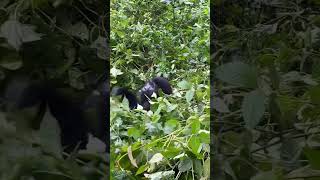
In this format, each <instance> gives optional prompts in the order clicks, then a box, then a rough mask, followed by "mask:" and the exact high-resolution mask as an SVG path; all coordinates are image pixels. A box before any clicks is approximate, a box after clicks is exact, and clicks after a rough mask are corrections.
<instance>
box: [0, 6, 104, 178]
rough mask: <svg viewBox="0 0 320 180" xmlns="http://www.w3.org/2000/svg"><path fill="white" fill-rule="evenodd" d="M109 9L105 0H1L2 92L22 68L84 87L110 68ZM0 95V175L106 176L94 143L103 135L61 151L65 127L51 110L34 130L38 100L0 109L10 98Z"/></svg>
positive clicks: (69, 85) (71, 86)
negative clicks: (26, 106) (72, 149)
mask: <svg viewBox="0 0 320 180" xmlns="http://www.w3.org/2000/svg"><path fill="white" fill-rule="evenodd" d="M107 9H108V7H107V4H106V2H104V1H100V0H88V1H87V0H86V1H83V0H74V1H72V0H16V1H14V0H1V1H0V87H1V90H0V91H1V94H2V93H3V90H4V89H6V87H5V86H6V82H7V81H8V80H10V79H11V78H12V77H13V76H14V75H18V74H19V75H20V76H23V77H31V76H37V77H39V78H41V79H42V80H43V81H44V82H49V81H51V80H54V81H55V82H59V83H60V84H63V86H64V87H65V88H66V89H77V90H78V91H79V92H82V91H86V90H87V89H88V87H89V86H90V85H91V83H92V82H94V81H95V80H96V79H98V77H100V76H101V75H102V74H103V73H105V72H106V71H107V68H106V66H105V64H106V60H107V59H108V49H107V39H106V37H107V32H108V30H107V29H106V25H107V24H108V23H109V22H108V21H109V20H108V17H107V14H106V13H105V12H107ZM24 83H28V82H23V83H22V85H21V86H20V85H19V84H18V85H17V87H16V89H13V90H14V92H12V94H13V96H14V93H15V92H19V90H20V87H22V86H23V84H24ZM75 96H76V95H75ZM80 98H82V97H80ZM0 100H1V107H0V179H3V180H18V179H29V180H35V179H37V180H38V179H41V180H47V179H59V180H60V179H66V180H67V179H70V180H71V179H73V180H85V179H107V178H108V174H109V173H108V156H107V154H106V153H98V152H97V147H96V144H99V143H102V142H100V141H98V142H99V143H97V139H95V138H91V139H90V141H89V143H88V145H87V150H84V151H82V152H81V153H80V154H77V153H74V154H69V155H66V154H65V155H66V156H67V157H68V158H67V159H64V158H62V147H61V145H60V134H59V132H60V129H59V126H58V124H57V123H56V120H55V119H54V118H53V116H52V115H51V114H50V113H49V111H47V112H46V113H45V114H44V116H43V117H41V118H42V122H41V125H40V130H37V131H32V130H31V129H30V127H29V126H28V124H31V123H32V122H33V121H34V120H35V119H36V118H37V117H36V116H35V115H36V114H37V112H38V108H39V106H35V107H32V108H29V109H25V110H23V111H21V110H19V109H15V110H12V111H3V110H4V109H6V108H7V107H9V104H6V103H5V102H6V101H5V99H2V97H1V98H0ZM93 118H94V117H93ZM75 126H77V124H75Z"/></svg>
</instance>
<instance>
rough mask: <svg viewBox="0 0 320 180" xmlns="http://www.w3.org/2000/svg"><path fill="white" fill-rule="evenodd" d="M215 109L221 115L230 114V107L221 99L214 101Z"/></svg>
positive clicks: (217, 98)
mask: <svg viewBox="0 0 320 180" xmlns="http://www.w3.org/2000/svg"><path fill="white" fill-rule="evenodd" d="M212 104H213V109H215V110H216V111H218V112H220V113H227V112H230V110H229V108H228V106H227V105H226V104H225V103H224V101H223V100H222V99H221V98H219V97H214V98H213V100H212Z"/></svg>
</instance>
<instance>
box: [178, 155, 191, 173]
mask: <svg viewBox="0 0 320 180" xmlns="http://www.w3.org/2000/svg"><path fill="white" fill-rule="evenodd" d="M191 168H192V160H191V159H190V158H187V159H183V160H182V161H180V163H179V165H178V169H179V171H180V172H186V171H188V170H190V169H191Z"/></svg>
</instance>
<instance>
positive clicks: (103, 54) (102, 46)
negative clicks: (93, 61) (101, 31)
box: [90, 36, 109, 60]
mask: <svg viewBox="0 0 320 180" xmlns="http://www.w3.org/2000/svg"><path fill="white" fill-rule="evenodd" d="M90 47H91V48H95V49H97V56H98V57H99V58H101V59H104V60H107V59H108V57H109V47H108V44H107V39H106V38H104V37H102V36H99V37H98V38H97V39H96V40H95V41H94V42H93V43H92V44H91V46H90Z"/></svg>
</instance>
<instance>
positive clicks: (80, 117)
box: [2, 76, 109, 152]
mask: <svg viewBox="0 0 320 180" xmlns="http://www.w3.org/2000/svg"><path fill="white" fill-rule="evenodd" d="M108 94H109V88H108V81H107V80H105V81H104V82H103V83H102V84H100V86H98V87H97V88H96V89H94V90H86V91H77V90H74V89H72V88H70V87H65V86H61V85H59V84H56V83H54V82H50V81H45V82H44V81H40V80H32V79H31V78H30V77H22V76H20V77H19V76H18V77H14V78H13V79H12V80H11V81H10V82H8V83H7V87H6V89H5V90H4V92H3V97H2V99H3V101H4V102H5V104H7V108H6V111H10V109H25V108H29V107H34V106H38V107H39V112H38V114H42V115H40V116H41V118H42V117H43V114H44V111H45V108H46V107H48V108H49V111H50V113H51V114H52V115H53V116H54V117H55V118H56V120H57V121H58V124H59V126H60V129H61V144H62V146H63V147H64V148H65V149H64V150H65V151H66V152H71V151H73V150H74V149H75V148H76V147H78V148H79V149H85V147H86V144H87V142H88V133H91V134H93V135H94V136H96V137H97V138H99V139H100V140H101V141H103V142H105V143H106V145H107V147H106V151H107V152H109V144H108V143H107V142H106V140H107V139H108V135H109V133H108V132H109V128H108V122H109V116H108V112H109V111H108V107H109V100H108ZM41 118H40V119H41ZM40 121H41V120H40ZM40 121H38V122H35V123H34V124H32V125H31V128H34V129H38V128H39V127H40Z"/></svg>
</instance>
